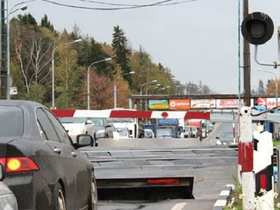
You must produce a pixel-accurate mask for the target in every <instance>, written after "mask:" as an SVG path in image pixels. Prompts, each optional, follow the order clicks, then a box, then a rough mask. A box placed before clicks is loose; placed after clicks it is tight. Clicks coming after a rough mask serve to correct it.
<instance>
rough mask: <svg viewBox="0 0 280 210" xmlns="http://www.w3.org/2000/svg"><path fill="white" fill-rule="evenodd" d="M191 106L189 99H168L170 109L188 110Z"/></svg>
mask: <svg viewBox="0 0 280 210" xmlns="http://www.w3.org/2000/svg"><path fill="white" fill-rule="evenodd" d="M190 108H191V99H170V100H169V109H170V110H175V111H176V110H177V111H183V110H189V109H190Z"/></svg>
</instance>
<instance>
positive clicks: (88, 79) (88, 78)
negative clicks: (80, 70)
mask: <svg viewBox="0 0 280 210" xmlns="http://www.w3.org/2000/svg"><path fill="white" fill-rule="evenodd" d="M111 60H112V58H111V57H109V58H104V59H102V60H98V61H94V62H92V63H91V64H90V65H89V66H88V68H87V109H88V110H90V74H89V71H90V68H91V67H93V66H94V65H95V64H98V63H103V62H107V61H111Z"/></svg>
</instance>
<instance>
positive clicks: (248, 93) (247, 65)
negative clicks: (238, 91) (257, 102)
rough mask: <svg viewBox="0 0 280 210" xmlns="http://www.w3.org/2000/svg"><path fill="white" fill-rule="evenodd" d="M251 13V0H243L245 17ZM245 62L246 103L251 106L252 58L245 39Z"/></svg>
mask: <svg viewBox="0 0 280 210" xmlns="http://www.w3.org/2000/svg"><path fill="white" fill-rule="evenodd" d="M248 14H249V0H243V18H245V17H247V15H248ZM243 60H244V61H243V62H244V73H243V75H244V104H245V106H248V107H250V106H251V59H250V46H249V42H248V41H246V40H245V39H244V44H243Z"/></svg>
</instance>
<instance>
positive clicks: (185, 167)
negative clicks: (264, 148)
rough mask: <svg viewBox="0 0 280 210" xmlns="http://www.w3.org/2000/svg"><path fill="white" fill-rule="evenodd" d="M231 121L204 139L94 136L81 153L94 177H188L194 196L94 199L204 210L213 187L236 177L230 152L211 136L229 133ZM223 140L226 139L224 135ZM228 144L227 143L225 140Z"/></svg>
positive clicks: (107, 208)
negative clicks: (96, 138)
mask: <svg viewBox="0 0 280 210" xmlns="http://www.w3.org/2000/svg"><path fill="white" fill-rule="evenodd" d="M230 130H232V126H229V124H218V125H217V127H216V129H215V130H214V131H213V132H212V133H211V135H210V136H209V138H207V139H205V140H204V141H202V142H199V140H198V139H154V140H152V139H137V140H118V141H115V140H108V139H104V140H101V141H99V146H98V147H97V148H94V149H92V148H88V149H85V150H84V152H85V153H86V154H87V155H88V157H89V159H90V160H92V161H93V164H94V166H95V173H96V177H97V179H99V178H110V177H114V178H124V177H128V178H137V177H143V176H146V177H147V176H159V177H169V176H189V177H194V190H193V196H194V199H177V200H163V201H158V202H143V201H142V202H141V201H134V202H128V201H108V200H106V201H100V202H99V210H128V209H129V210H132V209H144V210H149V209H150V210H156V209H161V210H185V209H188V210H210V209H212V207H213V205H214V203H215V200H216V199H217V197H218V194H219V192H220V191H221V190H222V189H223V188H224V186H225V185H226V184H231V183H234V179H233V177H236V167H235V166H236V151H235V150H234V149H231V148H228V147H226V146H224V145H223V146H217V145H216V141H217V139H216V136H217V135H221V134H226V135H229V136H230V133H231V131H230ZM229 136H227V137H226V138H225V139H227V140H226V141H229V139H230V137H229ZM228 143H229V142H228Z"/></svg>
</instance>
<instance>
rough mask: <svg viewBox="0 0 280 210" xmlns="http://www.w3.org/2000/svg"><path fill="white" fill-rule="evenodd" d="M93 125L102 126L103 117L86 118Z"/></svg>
mask: <svg viewBox="0 0 280 210" xmlns="http://www.w3.org/2000/svg"><path fill="white" fill-rule="evenodd" d="M88 120H90V121H91V122H93V124H94V125H95V126H104V122H105V119H102V118H88Z"/></svg>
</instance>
